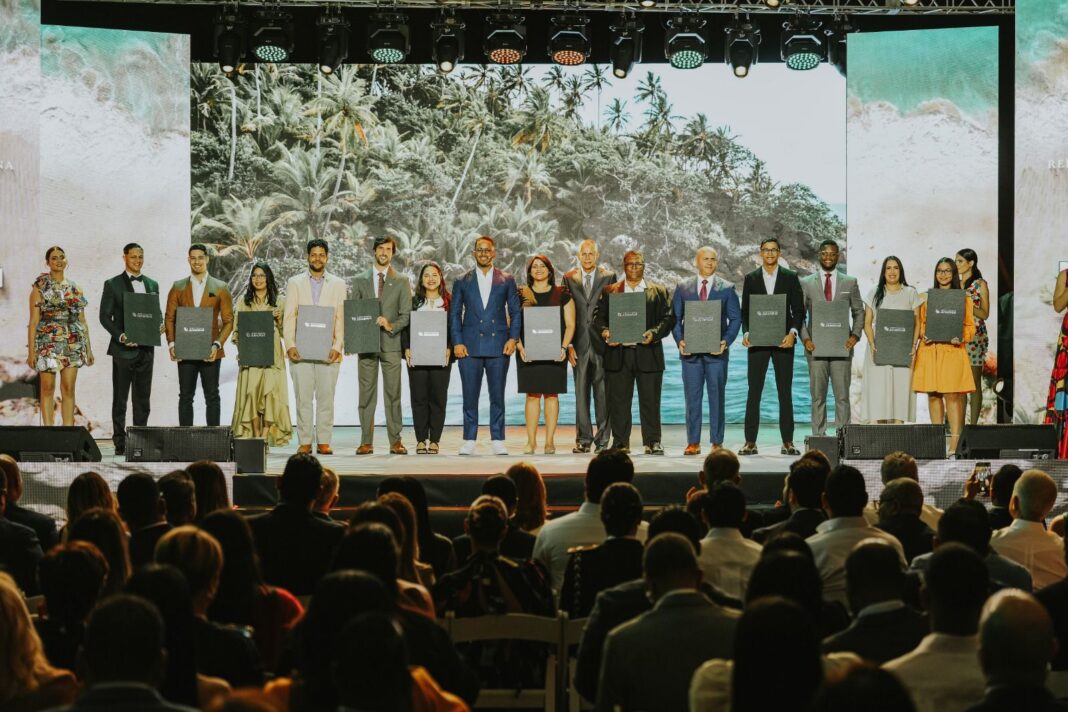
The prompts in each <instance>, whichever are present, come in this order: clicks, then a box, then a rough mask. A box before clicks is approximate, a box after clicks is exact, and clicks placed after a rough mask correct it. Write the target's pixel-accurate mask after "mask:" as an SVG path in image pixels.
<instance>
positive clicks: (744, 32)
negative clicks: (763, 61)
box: [724, 17, 760, 79]
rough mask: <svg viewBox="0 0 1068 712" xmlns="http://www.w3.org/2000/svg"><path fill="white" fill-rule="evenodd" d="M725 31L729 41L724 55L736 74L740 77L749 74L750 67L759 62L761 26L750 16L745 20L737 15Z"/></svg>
mask: <svg viewBox="0 0 1068 712" xmlns="http://www.w3.org/2000/svg"><path fill="white" fill-rule="evenodd" d="M725 31H726V33H727V42H726V52H725V53H724V56H725V59H726V62H727V64H729V65H730V66H731V70H732V71H733V72H734V76H736V77H738V78H740V79H741V78H744V77H747V76H749V69H750V68H751V67H752V66H753V65H754V64H756V63H757V55H758V51H757V50H758V49H759V48H760V28H758V27H756V26H755V25H753V23H752V22H750V21H749V18H748V17H747V18H745V19H744V20H743V19H742V18H740V17H735V18H734V21H733V22H731V24H729V25H727V27H726V29H725Z"/></svg>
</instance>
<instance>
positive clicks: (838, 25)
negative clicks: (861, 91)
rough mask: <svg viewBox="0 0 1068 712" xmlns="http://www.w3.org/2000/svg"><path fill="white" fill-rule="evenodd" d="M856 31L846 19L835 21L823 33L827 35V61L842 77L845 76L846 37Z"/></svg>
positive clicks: (850, 21) (849, 20)
mask: <svg viewBox="0 0 1068 712" xmlns="http://www.w3.org/2000/svg"><path fill="white" fill-rule="evenodd" d="M856 31H857V28H856V26H855V25H854V24H853V21H852V20H851V19H849V18H848V17H843V18H841V19H835V21H834V24H833V25H832V26H831V27H828V28H827V29H826V30H824V31H823V32H824V34H826V35H827V59H828V60H829V61H830V63H831V64H833V65H834V68H835V69H837V70H838V73H839V74H841V75H842V76H843V77H844V76H846V37H847V36H848V35H849V34H850V33H853V32H856Z"/></svg>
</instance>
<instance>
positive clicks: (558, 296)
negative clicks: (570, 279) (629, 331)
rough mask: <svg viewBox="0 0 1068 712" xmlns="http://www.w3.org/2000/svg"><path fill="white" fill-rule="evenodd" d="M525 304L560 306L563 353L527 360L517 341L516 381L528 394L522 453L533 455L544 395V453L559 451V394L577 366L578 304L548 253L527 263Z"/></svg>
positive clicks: (523, 391)
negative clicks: (559, 281) (555, 440)
mask: <svg viewBox="0 0 1068 712" xmlns="http://www.w3.org/2000/svg"><path fill="white" fill-rule="evenodd" d="M519 295H520V297H522V299H523V307H524V308H525V307H558V308H559V309H560V330H561V332H562V333H563V336H562V337H561V342H560V344H561V345H560V355H559V357H557V359H556V360H554V361H528V360H527V356H526V350H525V349H524V348H523V342H522V340H520V342H519V343H518V344H516V380H517V381H518V385H519V392H520V393H526V394H527V402H526V408H525V415H526V423H527V446H526V448H524V449H523V453H524V454H527V455H530V454H533V453H534V450H535V448H537V446H538V442H537V440H538V418H539V416H540V415H541V399H542V398H545V454H546V455H552V454H553V453H555V452H556V445H555V444H554V443H553V438H554V437H555V436H556V421H557V419H558V418H559V417H560V398H559V394H561V393H567V364H568V361H570V362H571V365H572V366H574V365H575V361H576V356H575V347H574V346H572V344H571V339H572V337H573V336H574V334H575V303H574V302H573V301H571V293H570V292H569V291H568V290H567V287H564V286H557V285H556V270H555V269H553V263H552V262H550V261H549V258H548V257H546V256H545V255H534V256H533V257H531V258H530V261H529V262H528V263H527V286H525V287H522V288H521V289H520V290H519Z"/></svg>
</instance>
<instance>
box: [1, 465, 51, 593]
mask: <svg viewBox="0 0 1068 712" xmlns="http://www.w3.org/2000/svg"><path fill="white" fill-rule="evenodd" d="M6 509H7V476H6V473H5V471H4V470H2V469H0V570H4V571H7V572H8V573H9V574H10V575H11V577H12V578H13V579H14V580H15V583H16V584H18V586H19V588H21V589H22V590H23V591H24V592H25V593H26V595H27V596H34V595H36V594H37V591H38V588H37V563H38V562H39V561H40V560H41V556H42V555H43V554H42V552H41V542H40V541H39V540H38V539H37V534H36V533H35V532H34V531H33V529H31V528H30V527H27V526H24V525H22V524H16V523H15V522H13V521H11V520H10V519H8V518H7V517H6V516H4V512H5V511H6Z"/></svg>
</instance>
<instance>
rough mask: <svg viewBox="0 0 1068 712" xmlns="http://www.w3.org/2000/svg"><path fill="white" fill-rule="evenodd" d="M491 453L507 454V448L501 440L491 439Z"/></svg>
mask: <svg viewBox="0 0 1068 712" xmlns="http://www.w3.org/2000/svg"><path fill="white" fill-rule="evenodd" d="M493 454H494V455H507V454H508V448H507V447H505V445H504V441H503V440H494V441H493Z"/></svg>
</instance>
